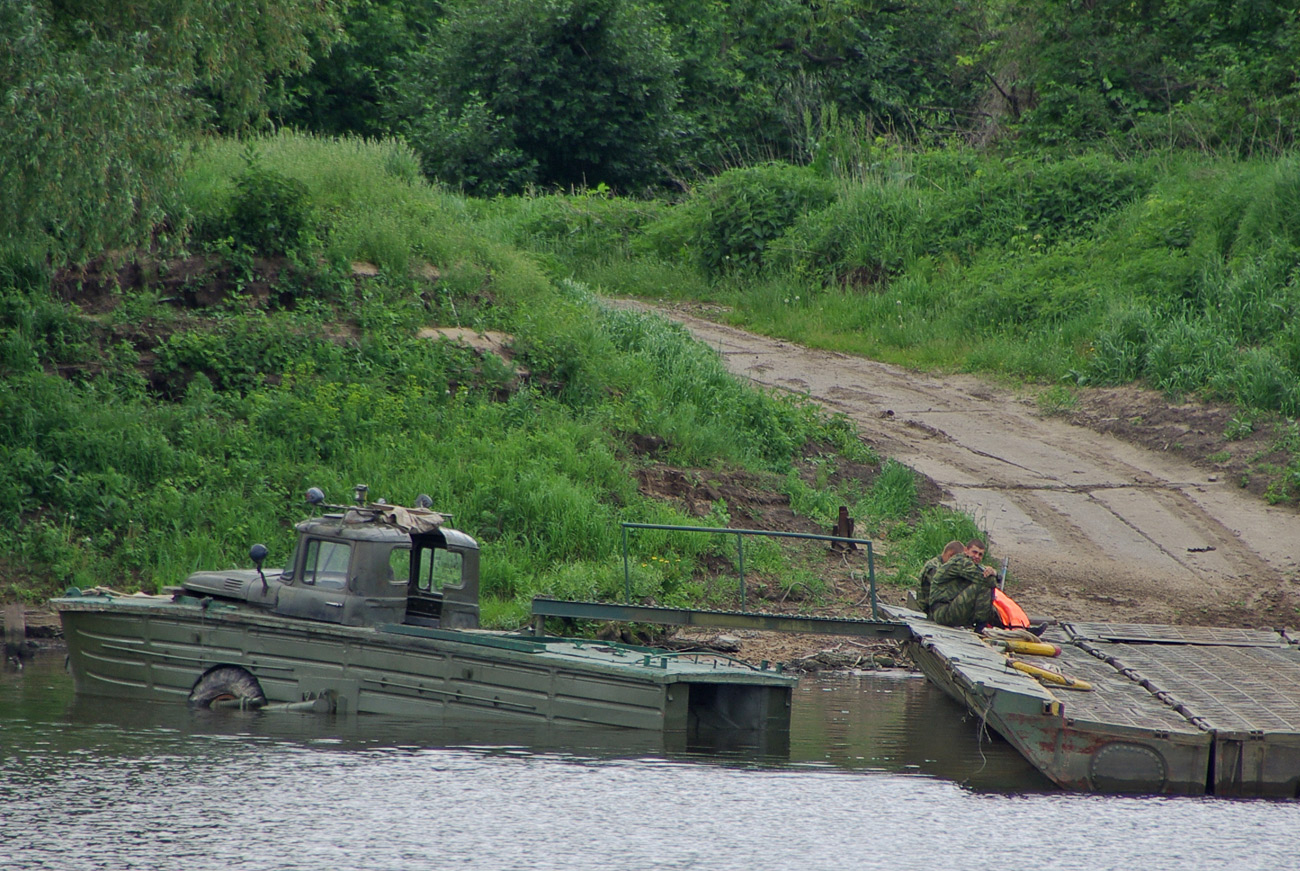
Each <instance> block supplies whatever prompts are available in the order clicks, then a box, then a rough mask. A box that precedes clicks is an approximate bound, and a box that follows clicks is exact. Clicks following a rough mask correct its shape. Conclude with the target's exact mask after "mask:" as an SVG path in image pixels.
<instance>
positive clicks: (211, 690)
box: [190, 665, 266, 708]
mask: <svg viewBox="0 0 1300 871" xmlns="http://www.w3.org/2000/svg"><path fill="white" fill-rule="evenodd" d="M265 704H266V693H264V692H262V687H261V685H260V684H259V683H258V682H257V678H255V677H253V676H252V675H251V674H249V673H248V672H247V671H245V670H244V669H242V668H240V667H238V666H235V665H219V666H217V667H216V668H213V669H209V670H208V672H207V673H206V674H204V675H203V677H201V678H199V679H198V681H197V682H196V683H195V684H194V689H192V690H190V707H191V708H213V707H218V708H227V707H229V708H260V707H262V706H263V705H265Z"/></svg>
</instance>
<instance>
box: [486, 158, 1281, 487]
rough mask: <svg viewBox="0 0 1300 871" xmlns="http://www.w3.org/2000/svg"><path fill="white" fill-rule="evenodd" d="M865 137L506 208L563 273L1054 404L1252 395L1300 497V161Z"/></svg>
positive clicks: (503, 220)
mask: <svg viewBox="0 0 1300 871" xmlns="http://www.w3.org/2000/svg"><path fill="white" fill-rule="evenodd" d="M846 149H847V145H845V148H842V149H841V150H840V151H841V152H843V151H845V150H846ZM850 151H851V153H850V158H851V159H847V160H839V161H827V162H824V163H822V164H821V165H814V166H811V167H791V166H783V165H768V166H761V167H751V168H745V169H737V170H732V171H730V172H728V173H724V174H723V175H722V176H719V177H718V178H715V179H712V180H710V181H708V182H706V183H704V184H702V185H700V186H699V187H698V188H696V189H694V190H693V191H691V193H690V194H689V195H687V196H685V197H683V198H682V199H681V201H679V202H677V203H675V204H672V205H667V204H644V203H637V202H630V201H624V200H617V199H611V198H606V197H601V196H593V195H585V196H565V197H543V198H538V199H533V200H527V199H518V200H511V201H502V202H499V203H498V204H497V205H496V206H495V209H496V211H497V214H496V216H495V220H496V221H497V224H498V226H500V227H501V228H502V229H501V232H502V234H503V235H504V236H505V237H506V238H510V239H511V240H512V241H514V242H516V243H517V244H519V245H521V246H525V247H528V248H531V249H532V250H535V251H538V252H541V253H542V254H543V256H544V258H545V260H544V262H546V263H549V265H550V271H551V273H552V274H553V275H557V276H558V275H568V276H572V277H575V278H576V279H578V280H581V281H583V282H585V283H587V284H589V285H590V286H592V287H595V288H599V289H600V290H602V291H603V292H608V293H612V294H627V295H634V296H641V297H648V298H667V299H690V300H700V301H707V302H712V303H718V304H721V305H724V306H727V307H728V308H729V312H728V314H727V315H726V317H727V318H728V320H729V321H731V322H732V323H735V324H737V325H741V326H745V327H747V328H750V329H754V330H758V331H761V332H765V333H768V334H770V335H776V336H781V337H783V338H788V339H790V340H793V341H796V342H799V343H801V344H806V345H810V346H814V347H820V348H827V349H833V350H839V351H845V352H849V353H854V354H862V355H866V356H869V357H872V358H875V359H879V360H884V361H888V362H893V363H899V364H903V365H908V366H917V367H921V368H925V369H933V370H948V371H969V372H981V373H985V374H991V375H995V376H999V377H1004V378H1010V379H1017V380H1022V381H1025V382H1029V383H1033V384H1038V385H1042V386H1043V387H1050V388H1051V389H1052V391H1053V393H1052V400H1051V401H1052V402H1053V403H1054V404H1057V405H1059V404H1061V403H1068V401H1069V394H1070V391H1073V390H1076V389H1078V388H1080V387H1086V386H1092V385H1114V384H1125V383H1132V382H1137V383H1141V384H1146V385H1149V386H1151V387H1153V388H1155V389H1157V390H1160V391H1164V392H1165V393H1166V394H1168V395H1170V396H1171V397H1181V398H1202V399H1206V400H1212V401H1217V402H1224V403H1229V404H1232V405H1235V406H1238V407H1239V408H1240V409H1241V415H1240V416H1239V419H1240V420H1242V421H1244V422H1245V423H1246V425H1249V426H1252V427H1253V426H1267V427H1270V428H1272V429H1273V430H1274V431H1275V432H1276V434H1277V445H1278V447H1279V448H1280V449H1283V450H1285V451H1287V452H1288V454H1289V455H1290V456H1291V457H1292V459H1291V461H1290V463H1289V465H1287V466H1286V467H1285V468H1279V469H1277V470H1276V481H1275V486H1273V487H1271V488H1270V490H1269V493H1270V498H1271V499H1273V500H1274V501H1286V502H1294V501H1295V500H1296V498H1297V496H1298V495H1300V461H1298V460H1297V459H1296V452H1295V448H1296V440H1295V438H1294V430H1295V423H1294V420H1295V417H1296V415H1297V413H1300V328H1298V327H1297V326H1296V325H1297V324H1300V318H1298V317H1297V314H1298V313H1300V311H1298V310H1300V286H1298V282H1297V275H1300V236H1297V235H1296V229H1295V228H1296V227H1298V226H1300V193H1298V192H1300V161H1298V160H1297V159H1296V158H1295V157H1293V156H1285V157H1281V158H1275V159H1269V160H1255V161H1247V162H1242V161H1232V160H1226V159H1217V160H1211V159H1208V158H1204V157H1201V156H1198V155H1194V154H1178V155H1167V154H1166V155H1155V156H1140V157H1130V158H1127V159H1120V158H1117V157H1115V156H1112V155H1109V154H1085V155H1077V156H1063V157H1059V158H1046V157H1044V158H1037V159H1031V158H1018V159H1002V158H998V157H996V156H993V155H989V154H977V153H975V152H973V151H970V150H967V149H960V148H954V149H950V150H942V151H932V152H907V151H904V150H901V149H897V148H894V147H891V146H889V145H888V144H887V143H884V142H882V141H879V140H878V141H877V142H876V143H874V144H859V145H858V146H857V148H856V150H850ZM1228 437H1229V438H1231V435H1230V434H1229V435H1228Z"/></svg>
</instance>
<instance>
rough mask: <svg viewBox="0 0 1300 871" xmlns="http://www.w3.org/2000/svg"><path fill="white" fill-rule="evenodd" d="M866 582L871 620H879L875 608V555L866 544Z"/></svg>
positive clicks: (877, 611) (869, 543)
mask: <svg viewBox="0 0 1300 871" xmlns="http://www.w3.org/2000/svg"><path fill="white" fill-rule="evenodd" d="M867 580H868V582H869V584H870V586H871V619H872V620H879V619H880V611H879V609H878V608H877V606H876V554H875V551H874V550H872V548H871V542H867Z"/></svg>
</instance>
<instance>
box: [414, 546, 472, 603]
mask: <svg viewBox="0 0 1300 871" xmlns="http://www.w3.org/2000/svg"><path fill="white" fill-rule="evenodd" d="M461 563H462V559H461V555H460V554H458V553H452V552H451V551H449V550H444V549H443V548H440V547H435V548H427V549H425V550H421V551H420V565H419V570H420V571H419V574H418V575H417V576H416V577H417V582H416V583H417V586H419V588H420V589H421V590H422V591H424V592H426V593H436V592H438V591H440V590H441V589H442V588H443V587H459V586H460V583H461V574H460V567H461Z"/></svg>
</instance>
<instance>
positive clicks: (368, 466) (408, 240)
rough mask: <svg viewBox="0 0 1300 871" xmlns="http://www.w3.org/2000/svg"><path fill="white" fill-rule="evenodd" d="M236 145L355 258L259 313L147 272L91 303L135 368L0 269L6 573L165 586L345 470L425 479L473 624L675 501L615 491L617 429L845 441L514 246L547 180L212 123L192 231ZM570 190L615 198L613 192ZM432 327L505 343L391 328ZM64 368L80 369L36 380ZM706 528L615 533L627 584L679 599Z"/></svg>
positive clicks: (644, 594)
mask: <svg viewBox="0 0 1300 871" xmlns="http://www.w3.org/2000/svg"><path fill="white" fill-rule="evenodd" d="M253 152H255V154H256V156H255V157H252V156H251V155H252V153H253ZM254 162H255V164H256V165H257V166H258V167H260V168H262V171H265V172H268V173H274V174H275V176H274V177H276V178H280V177H283V178H291V179H294V180H295V181H296V182H299V183H301V184H302V185H303V190H305V197H306V200H305V205H306V206H307V207H308V208H309V209H310V210H311V213H312V214H314V215H315V216H316V217H317V219H318V220H319V221H320V228H321V229H320V233H319V235H318V237H317V238H318V239H319V243H320V248H319V250H317V251H316V252H315V256H319V257H321V258H322V259H333V260H336V261H341V262H344V263H346V262H347V261H356V260H370V261H372V262H375V263H377V264H378V265H379V266H380V268H381V274H380V275H379V276H378V277H376V278H367V279H357V280H351V279H348V280H341V281H340V280H335V281H334V283H332V284H330V285H329V286H328V287H324V286H319V285H309V286H307V287H305V288H303V289H302V292H301V293H300V294H299V295H298V296H297V298H296V304H295V305H293V306H290V307H288V308H285V309H277V308H271V309H255V310H249V309H248V308H247V307H246V306H245V305H243V304H242V303H240V302H239V301H238V300H236V302H235V304H232V305H227V306H222V307H219V308H215V309H209V310H200V311H195V312H191V313H189V314H187V315H185V316H177V315H175V314H171V313H169V311H168V309H167V308H166V306H165V305H163V304H161V303H159V301H158V299H157V296H158V294H157V293H156V289H154V288H144V289H142V290H141V291H140V292H138V294H135V292H134V291H132V292H128V293H127V294H126V297H127V298H126V299H124V301H123V308H122V309H121V311H123V312H129V314H125V313H124V314H120V315H117V316H116V317H117V318H118V320H117V321H116V322H117V323H119V324H120V325H122V326H124V327H125V326H131V325H133V324H134V323H137V322H139V321H142V320H143V321H147V322H148V323H151V324H153V325H154V327H155V328H157V329H160V330H161V334H160V336H159V339H158V342H157V344H156V346H154V347H152V349H151V355H152V356H151V368H150V370H149V371H150V374H151V376H152V379H153V380H152V381H150V382H146V381H145V380H144V378H143V377H141V376H140V375H139V374H138V373H137V372H136V370H135V368H134V366H135V364H136V363H138V362H140V357H139V355H138V354H137V353H136V352H134V351H133V350H131V349H130V348H129V347H128V348H126V349H123V350H113V349H112V348H110V349H109V356H108V358H107V371H104V372H100V373H96V372H95V371H94V370H92V369H89V368H85V366H86V365H87V364H89V363H90V362H91V361H93V360H95V359H96V357H98V356H102V354H103V351H104V348H103V347H102V346H101V344H100V339H99V337H100V336H101V335H102V328H101V326H98V325H95V324H93V323H91V322H89V321H88V320H86V319H85V318H83V317H81V316H80V315H79V314H78V313H77V312H75V311H73V310H68V309H65V308H63V307H61V306H58V305H54V304H52V303H51V302H50V301H49V299H48V298H47V297H46V296H45V295H44V294H43V293H40V292H35V291H31V292H27V294H26V295H23V294H21V293H18V292H17V290H16V289H15V288H14V286H13V285H14V282H13V281H12V280H11V281H10V286H9V287H8V289H9V290H12V291H14V292H13V293H10V294H6V295H5V296H4V309H3V318H2V319H0V348H3V349H4V350H3V356H2V357H0V361H2V362H0V365H3V367H4V374H5V377H6V388H7V389H6V390H5V391H4V392H3V395H2V396H0V486H3V487H4V488H5V491H6V492H7V493H10V494H11V499H9V500H6V501H5V502H4V504H3V505H0V555H3V559H4V561H5V562H6V563H8V564H9V565H10V566H11V567H15V566H16V567H18V568H20V569H21V572H19V575H20V576H22V577H30V578H35V579H36V583H35V586H33V587H31V588H26V587H19V586H12V587H11V588H10V589H8V590H7V591H6V592H7V593H9V594H17V595H27V596H38V595H43V594H48V593H50V592H53V591H55V590H56V589H58V588H60V587H62V586H64V585H67V584H77V585H80V586H88V585H92V584H105V583H106V584H110V585H113V586H119V587H123V588H126V589H131V588H134V587H135V586H137V585H139V586H143V587H145V588H150V587H156V586H160V585H165V584H173V583H176V582H178V581H179V580H180V579H181V578H182V577H183V576H184V575H185V574H186V573H187V572H189V571H192V570H194V569H196V568H200V567H204V568H216V567H222V566H230V565H242V564H246V562H247V552H248V547H249V546H250V545H251V544H252V543H253V542H256V541H262V542H264V543H266V544H267V545H268V546H269V547H270V548H271V552H272V562H275V560H276V559H277V558H279V559H283V558H285V557H287V555H288V553H289V551H290V548H291V545H292V538H293V527H292V524H293V522H294V521H295V520H297V519H299V518H300V515H301V514H302V513H303V505H302V501H301V494H302V493H303V492H304V491H305V490H306V488H307V487H309V486H319V487H321V488H323V489H324V490H325V492H326V493H327V494H328V495H329V496H330V498H332V499H335V500H344V499H346V498H347V494H348V493H350V491H351V488H352V486H353V485H354V484H356V483H366V484H367V485H368V486H369V487H370V492H371V494H372V496H373V497H380V496H382V497H384V498H387V499H389V500H390V501H392V502H402V503H409V502H410V501H411V500H413V499H414V498H415V496H416V495H417V494H419V493H428V494H429V495H431V496H432V498H433V500H434V503H435V505H436V506H437V507H438V508H439V509H440V510H443V511H446V512H448V513H451V514H452V515H453V517H454V524H455V525H456V526H457V527H459V528H462V529H464V530H466V531H467V532H469V533H470V534H472V535H475V536H476V537H478V538H479V539H480V541H481V542H482V544H483V547H484V559H483V567H484V577H483V588H484V593H485V597H486V600H485V601H486V604H485V610H484V613H485V615H486V619H487V620H488V621H489V622H493V621H497V622H499V623H509V622H511V621H517V620H518V619H520V618H521V616H522V614H523V613H524V612H525V611H526V603H527V601H528V599H530V598H531V596H533V595H535V594H537V593H539V592H547V591H549V592H552V593H556V594H566V595H569V594H572V595H579V594H581V595H583V596H584V597H587V596H590V595H596V596H611V595H620V596H621V594H622V585H623V581H622V560H621V552H619V550H618V547H619V538H618V522H619V521H620V520H633V521H642V522H653V523H676V524H683V523H689V522H698V521H695V520H694V518H686V517H684V516H683V515H681V513H680V512H678V511H676V510H674V509H672V508H670V507H668V506H666V505H664V504H661V503H657V502H654V501H652V500H649V499H647V498H645V497H643V496H642V495H641V494H640V493H638V492H637V489H636V486H635V476H634V475H633V474H632V473H631V469H632V466H633V465H634V464H635V463H636V462H637V461H636V459H635V457H634V455H633V454H632V452H631V451H630V450H629V447H628V438H629V437H630V436H631V435H634V434H644V435H652V436H657V437H659V438H660V439H662V440H663V442H664V444H665V445H666V446H667V454H666V456H665V459H666V460H667V461H669V462H673V463H678V464H681V465H683V466H722V467H738V466H748V467H750V468H754V469H761V470H773V471H785V470H787V469H789V468H791V466H792V464H793V462H794V461H795V459H796V458H797V457H798V456H799V454H800V451H801V450H802V448H803V446H804V445H805V444H808V443H812V442H816V443H818V444H822V445H825V444H832V445H838V446H840V447H841V449H843V450H845V451H848V452H850V453H851V454H852V455H854V456H860V454H861V448H860V446H858V445H857V442H856V440H855V439H853V438H852V435H851V433H850V432H849V431H848V429H847V428H846V427H845V426H844V425H843V423H842V422H836V421H833V420H831V419H829V418H827V417H826V416H825V415H824V414H822V413H821V412H819V411H817V410H816V409H814V408H812V407H810V406H807V405H804V404H801V403H798V402H796V401H793V400H790V399H787V398H778V397H773V396H769V395H766V394H763V393H760V392H756V391H754V390H751V389H748V388H746V387H744V386H742V385H741V384H740V383H738V382H737V381H736V380H735V379H733V378H731V377H730V376H729V375H728V374H727V372H726V370H725V367H724V366H723V365H722V363H721V361H720V359H719V358H718V356H717V354H716V353H715V352H714V351H712V350H710V349H707V348H703V347H701V346H699V345H698V344H696V343H694V342H693V341H691V340H690V339H689V337H688V336H687V335H686V334H685V333H684V331H682V330H681V329H680V328H678V327H676V326H673V325H671V324H669V323H667V322H666V321H663V320H662V319H658V318H652V317H647V316H643V315H638V314H634V313H630V312H624V311H616V310H607V309H605V308H603V307H602V306H601V305H600V303H599V301H598V298H597V297H596V295H595V294H593V293H592V292H591V291H590V290H589V289H587V287H586V286H584V285H583V284H582V283H580V282H577V281H573V280H570V279H568V278H564V279H557V277H556V276H555V274H554V273H553V272H551V271H550V270H549V269H548V266H547V263H546V261H545V258H544V257H539V256H534V255H533V254H530V253H527V252H524V251H522V250H520V249H519V248H518V247H517V246H516V245H515V244H514V241H513V240H514V239H515V238H516V237H517V235H518V234H519V233H520V232H524V231H526V232H525V235H526V236H527V238H529V239H532V240H534V241H536V240H537V239H539V238H541V236H543V235H545V233H544V232H543V229H544V228H545V227H546V226H547V223H546V220H543V219H544V218H546V215H547V214H550V213H551V212H554V211H555V210H559V211H560V212H564V208H562V204H559V201H556V202H553V203H549V204H546V205H545V207H543V205H541V204H538V203H535V202H532V203H529V202H522V201H521V202H520V203H517V204H514V208H517V209H519V210H520V214H522V215H523V219H521V220H515V218H514V217H512V216H511V214H510V211H511V210H510V209H509V208H507V207H506V206H505V205H504V204H498V205H497V206H496V207H494V208H491V207H485V206H483V205H481V204H475V205H471V204H469V203H468V202H466V201H465V200H463V199H461V198H459V197H455V196H452V195H450V194H448V193H446V192H444V191H441V190H439V189H437V188H434V187H431V186H429V185H427V184H425V183H423V182H422V181H420V180H419V179H418V178H417V177H416V175H415V174H414V172H413V171H412V166H411V164H410V161H409V153H408V152H406V151H405V150H404V149H403V148H402V147H401V146H399V145H396V144H394V143H385V142H362V141H358V140H345V141H325V140H318V139H312V138H309V137H304V136H299V135H295V134H281V135H277V136H274V137H267V138H263V139H258V140H256V141H254V142H252V143H251V144H250V143H247V142H227V141H221V140H213V141H210V142H206V143H203V144H202V145H201V146H200V147H198V148H196V149H195V152H194V156H193V161H192V164H191V167H190V172H189V175H188V176H187V177H186V179H185V185H184V196H185V200H186V203H187V208H188V210H189V212H190V214H192V215H193V216H194V220H195V222H196V224H195V226H196V234H197V235H196V238H202V236H203V233H204V232H211V231H212V230H213V228H220V227H221V226H223V223H222V222H223V221H226V220H227V219H228V215H229V210H230V209H231V203H232V197H233V196H234V194H235V192H236V190H237V188H236V185H235V180H236V179H237V178H239V177H240V176H241V173H246V172H247V171H248V168H249V166H250V165H253V164H254ZM584 202H586V203H587V204H588V205H589V206H592V207H593V210H594V211H598V212H599V211H601V210H605V211H607V212H608V213H609V214H610V215H613V216H615V219H616V223H617V222H625V221H633V220H635V219H636V213H637V209H635V208H625V204H623V203H620V202H618V201H609V202H606V201H604V200H600V201H597V200H594V199H593V200H587V201H584ZM548 210H550V212H548ZM601 213H602V214H603V213H604V212H601ZM516 217H517V216H516ZM584 226H587V227H588V228H590V227H594V226H596V225H595V223H591V222H588V223H587V224H584ZM539 227H540V228H542V229H538V228H539ZM205 228H206V229H205ZM621 232H622V231H617V232H615V235H619V234H621ZM209 238H210V237H209ZM602 238H604V237H602ZM611 238H612V237H611ZM602 244H603V243H602ZM561 250H567V251H568V252H569V253H570V254H572V253H574V252H577V253H579V254H583V255H584V256H587V255H592V252H593V250H594V249H592V248H585V247H583V246H576V247H572V246H571V247H570V248H568V249H565V248H564V246H562V245H560V244H559V243H558V242H556V243H555V244H554V245H553V251H561ZM607 260H608V259H607ZM608 262H613V261H608ZM425 264H427V265H428V267H431V268H430V269H423V268H422V267H423V266H424V265H425ZM133 294H135V295H133ZM132 319H135V320H134V321H133V320H132ZM449 322H454V323H458V324H461V325H465V326H475V327H481V328H494V329H500V330H503V331H506V332H507V333H509V334H510V336H511V337H512V338H511V350H512V352H513V354H514V360H513V362H512V363H509V364H508V363H507V362H506V361H504V360H502V359H500V358H498V357H496V356H495V355H480V354H478V353H476V352H472V351H470V350H468V349H466V348H463V347H461V346H458V345H454V344H451V343H447V342H440V343H435V342H431V341H429V340H426V339H420V338H417V335H416V334H417V329H418V328H419V327H421V326H425V325H429V324H431V323H432V324H446V323H449ZM113 347H116V346H113ZM128 351H129V353H128ZM114 355H116V356H114ZM67 364H73V365H74V369H75V368H76V366H78V365H80V366H82V367H83V369H82V372H81V374H80V375H78V376H75V377H72V378H67V379H65V378H60V377H57V376H55V375H52V374H49V373H50V372H52V371H54V369H55V367H57V366H60V365H67ZM516 367H520V369H521V370H522V371H520V372H517V371H516ZM719 510H720V511H721V510H723V509H722V508H721V506H720V507H719ZM719 519H721V518H719ZM709 547H710V543H709V542H708V540H707V539H701V538H699V537H682V536H673V535H671V534H663V535H645V536H639V537H638V538H637V540H635V541H633V542H632V557H633V562H634V566H633V579H632V580H633V586H634V594H635V595H636V596H637V597H638V598H643V599H651V600H655V601H659V602H662V603H665V604H687V603H689V602H690V601H692V600H694V597H698V596H699V595H700V593H701V589H700V584H699V581H698V579H697V578H696V575H695V571H696V567H697V560H698V558H699V557H700V556H701V555H702V554H703V553H705V552H706V550H707V549H708V548H709Z"/></svg>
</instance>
